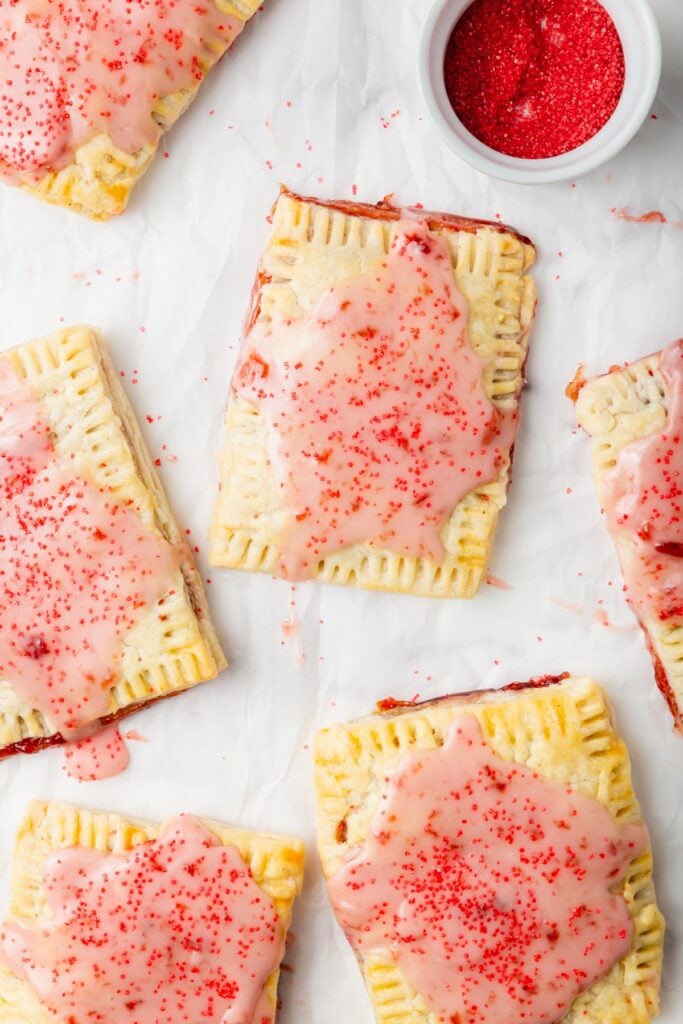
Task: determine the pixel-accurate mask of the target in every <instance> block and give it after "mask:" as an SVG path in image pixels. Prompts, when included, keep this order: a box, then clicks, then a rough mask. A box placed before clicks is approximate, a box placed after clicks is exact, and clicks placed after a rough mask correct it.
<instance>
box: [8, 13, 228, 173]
mask: <svg viewBox="0 0 683 1024" xmlns="http://www.w3.org/2000/svg"><path fill="white" fill-rule="evenodd" d="M241 28H242V23H241V22H240V21H238V20H237V19H236V18H233V17H230V16H228V15H226V14H222V13H221V12H220V11H219V10H218V8H217V7H216V5H215V4H214V2H213V0H199V2H193V0H129V2H124V0H113V2H111V3H108V4H104V5H103V4H101V3H98V2H96V0H63V2H60V3H56V2H53V0H18V2H17V0H15V2H12V3H5V4H2V5H1V7H0V80H1V84H0V175H2V176H3V177H5V178H6V179H7V180H9V181H14V182H16V180H17V179H18V178H19V177H20V176H22V175H23V174H25V173H27V172H28V173H33V174H34V175H35V177H39V176H40V174H42V173H45V172H46V171H49V170H57V169H58V168H60V167H63V166H65V165H66V164H68V163H71V162H72V161H73V158H74V153H75V151H76V150H77V149H78V147H79V146H80V145H82V144H83V143H85V142H87V141H88V140H89V139H91V138H92V137H93V136H95V135H97V134H98V133H99V132H106V133H107V135H109V136H110V137H111V138H112V139H113V141H114V143H115V145H116V146H118V147H119V148H120V149H122V150H123V151H124V152H126V153H136V152H137V151H138V150H139V149H141V148H142V147H143V146H146V145H148V144H150V143H152V144H154V143H156V142H157V141H158V139H159V137H160V136H161V134H162V130H161V128H160V127H159V125H158V124H157V122H156V121H155V120H154V118H153V117H152V114H151V111H152V108H153V107H154V106H155V104H156V102H157V100H158V99H160V98H163V97H165V96H168V95H170V94H171V93H173V92H176V91H177V90H178V89H188V88H191V87H192V86H194V85H196V83H197V81H199V80H200V79H201V78H202V77H203V74H204V71H203V69H202V63H203V62H206V61H207V58H209V50H208V46H210V45H211V46H214V47H221V48H225V47H226V46H229V45H230V44H231V43H232V41H233V40H234V39H235V37H236V36H237V35H238V33H239V32H240V30H241Z"/></svg>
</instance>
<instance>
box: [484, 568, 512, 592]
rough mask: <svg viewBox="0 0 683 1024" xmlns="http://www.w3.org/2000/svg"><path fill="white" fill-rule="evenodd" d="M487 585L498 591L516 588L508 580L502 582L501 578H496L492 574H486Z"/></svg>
mask: <svg viewBox="0 0 683 1024" xmlns="http://www.w3.org/2000/svg"><path fill="white" fill-rule="evenodd" d="M486 583H487V585H488V586H489V587H495V589H496V590H514V589H515V588H514V587H513V586H512V584H511V583H508V582H507V580H502V579H501V578H500V576H494V575H493V573H492V572H487V573H486Z"/></svg>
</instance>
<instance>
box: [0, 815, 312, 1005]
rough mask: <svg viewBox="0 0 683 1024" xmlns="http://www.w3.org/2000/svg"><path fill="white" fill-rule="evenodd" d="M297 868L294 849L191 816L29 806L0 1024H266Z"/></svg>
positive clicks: (1, 971) (300, 855)
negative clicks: (57, 1023) (153, 817)
mask: <svg viewBox="0 0 683 1024" xmlns="http://www.w3.org/2000/svg"><path fill="white" fill-rule="evenodd" d="M303 864H304V850H303V844H302V843H301V842H299V840H296V839H288V838H285V837H282V836H276V835H270V834H268V833H262V832H251V831H246V830H244V829H238V828H234V827H232V826H229V825H222V824H219V823H217V822H214V821H199V820H197V819H196V818H192V817H191V816H189V815H181V816H180V817H178V818H175V819H172V820H171V821H168V822H166V823H165V825H163V826H159V825H155V824H151V823H149V822H144V821H136V820H131V819H128V818H124V817H120V816H119V815H117V814H106V813H103V812H91V811H87V810H81V809H78V808H76V807H70V806H66V805H63V804H57V803H50V804H48V803H39V802H35V803H33V804H31V805H30V807H29V809H28V812H27V814H26V817H25V819H24V821H23V822H22V825H21V827H20V829H19V834H18V837H17V844H16V850H15V857H14V869H13V880H12V890H11V899H10V906H9V912H8V916H7V919H6V921H5V924H4V927H3V930H2V935H1V938H0V1021H2V1022H3V1024H50V1022H51V1021H54V1020H55V1019H56V1017H55V1016H53V1013H55V1012H56V1013H57V1014H58V1018H59V1019H60V1020H62V1019H63V1020H67V1019H68V1020H70V1021H73V1022H77V1024H80V1022H82V1021H86V1020H88V1021H89V1020H95V1019H97V1020H99V1021H103V1022H105V1021H106V1022H113V1021H118V1020H121V1019H122V1018H123V1019H128V1017H129V1016H130V1019H131V1020H132V1019H133V1016H134V1019H135V1020H136V1021H139V1022H141V1024H148V1022H150V1024H159V1022H160V1021H161V1020H163V1021H166V1022H167V1024H180V1022H181V1021H187V1020H195V1019H200V1017H201V1020H206V1021H207V1024H211V1022H215V1024H221V1022H223V1021H225V1022H228V1021H238V1020H239V1021H249V1022H251V1021H252V1020H253V1022H254V1024H272V1021H273V1020H274V1018H275V1012H276V1000H277V986H278V978H279V972H280V961H281V959H282V956H283V955H284V949H285V937H286V933H287V930H288V928H289V923H290V920H291V915H292V906H293V903H294V900H295V897H296V896H297V894H298V893H299V892H300V890H301V883H302V876H303ZM103 948H105V949H106V955H105V956H104V957H103V956H102V950H103ZM50 979H51V980H50ZM169 993H172V994H173V999H172V1000H169V999H168V998H167V997H168V994H169ZM132 1011H135V1013H134V1014H133V1013H132ZM69 1012H71V1013H72V1014H73V1015H72V1016H69Z"/></svg>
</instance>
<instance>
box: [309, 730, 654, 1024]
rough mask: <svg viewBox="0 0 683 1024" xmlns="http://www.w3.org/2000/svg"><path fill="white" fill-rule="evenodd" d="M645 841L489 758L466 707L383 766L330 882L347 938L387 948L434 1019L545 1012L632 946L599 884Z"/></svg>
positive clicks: (625, 922)
mask: <svg viewBox="0 0 683 1024" xmlns="http://www.w3.org/2000/svg"><path fill="white" fill-rule="evenodd" d="M646 844H647V833H646V830H645V828H644V826H642V825H618V824H617V822H616V821H615V820H614V819H613V818H612V816H611V815H610V814H609V812H608V811H607V810H606V809H605V808H604V807H603V806H602V805H601V804H599V803H598V802H597V801H595V800H592V799H590V798H588V797H585V796H583V795H581V794H579V793H577V792H575V791H573V790H571V789H568V788H566V787H565V786H563V785H561V784H559V783H556V782H552V781H550V780H548V779H544V778H542V777H541V776H540V775H537V774H535V773H534V772H533V771H531V770H530V769H529V768H526V767H522V766H519V765H515V764H512V763H510V762H508V761H504V760H502V759H501V758H499V757H498V756H497V755H496V754H495V753H494V752H493V751H492V750H491V748H490V747H489V745H488V744H487V743H486V742H484V740H483V739H482V734H481V729H480V726H479V724H478V722H477V720H476V719H475V718H474V717H473V716H471V715H467V714H462V715H459V716H458V717H457V718H456V719H455V720H454V721H453V723H452V725H451V727H450V729H449V733H448V736H447V739H446V743H445V744H444V746H443V747H440V748H438V749H437V750H433V751H427V752H424V751H422V752H413V753H410V754H407V755H405V756H404V757H403V758H402V760H401V761H400V763H399V765H398V767H397V768H396V769H395V770H394V771H393V772H391V773H390V774H389V775H388V776H387V778H386V784H385V787H384V789H383V791H382V793H381V796H380V800H379V806H378V808H377V811H376V812H375V816H374V819H373V822H372V832H371V835H370V836H369V838H368V839H367V841H366V843H365V845H364V846H362V847H361V848H360V849H359V850H358V851H357V852H355V853H352V854H351V856H350V857H349V859H347V860H346V862H345V863H344V864H343V865H342V867H341V868H340V869H339V871H338V872H337V873H336V874H335V875H334V876H333V877H332V878H331V879H330V881H329V883H328V884H329V892H330V897H331V900H332V903H333V906H334V908H335V910H336V913H337V915H338V917H339V919H340V922H341V924H342V926H343V927H344V929H345V930H346V932H347V934H348V936H349V939H350V941H351V942H352V944H353V945H354V947H355V948H356V950H357V951H358V952H359V953H361V954H367V953H370V952H375V951H376V952H378V953H382V954H384V955H386V956H390V957H391V958H392V959H394V960H395V962H396V963H397V965H398V966H399V968H400V969H401V971H402V972H403V973H404V974H405V976H406V978H407V979H408V980H409V981H410V982H411V984H412V985H413V987H414V988H415V989H416V990H417V991H418V992H419V993H420V994H421V995H422V996H423V998H424V999H425V1001H426V1002H427V1005H428V1006H429V1007H430V1008H431V1010H432V1011H433V1012H434V1013H435V1014H436V1015H437V1017H438V1019H439V1021H444V1022H448V1024H453V1022H456V1024H512V1021H513V1020H514V1021H515V1022H517V1021H520V1022H522V1021H523V1022H524V1024H554V1022H556V1021H558V1020H561V1019H562V1018H563V1017H564V1015H565V1013H566V1011H567V1010H568V1008H569V1006H570V1004H571V1003H572V1001H573V1000H574V999H575V997H576V996H577V995H578V994H579V993H580V992H582V991H583V990H584V989H586V988H588V987H589V986H590V985H591V984H592V983H593V982H594V981H595V980H596V979H597V978H599V977H601V976H602V975H603V974H605V972H606V971H608V970H609V968H610V967H611V966H612V965H613V964H614V963H615V962H616V961H617V960H618V959H619V958H620V957H622V956H623V955H624V954H625V953H626V952H627V950H628V949H629V948H630V945H631V937H632V923H631V918H630V916H629V913H628V909H627V906H626V902H625V901H624V899H623V898H622V896H621V895H615V894H613V893H612V892H611V891H610V890H611V889H612V888H613V887H614V886H617V885H618V884H619V882H620V880H621V879H622V878H623V876H624V874H625V871H626V868H627V865H628V864H629V862H630V861H631V860H632V859H633V857H635V856H636V855H637V854H638V853H640V852H641V851H642V850H643V849H644V847H645V846H646Z"/></svg>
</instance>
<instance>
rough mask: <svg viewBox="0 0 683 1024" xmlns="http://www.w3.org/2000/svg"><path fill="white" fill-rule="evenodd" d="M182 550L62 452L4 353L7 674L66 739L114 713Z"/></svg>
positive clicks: (0, 370) (1, 441)
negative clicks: (137, 645)
mask: <svg viewBox="0 0 683 1024" xmlns="http://www.w3.org/2000/svg"><path fill="white" fill-rule="evenodd" d="M178 565H179V557H178V554H177V552H176V551H175V550H174V549H173V548H172V547H171V545H170V544H168V543H167V542H166V541H165V540H164V539H163V538H162V537H161V536H160V535H159V534H157V533H155V532H153V531H152V530H150V529H149V528H148V527H147V526H146V525H145V524H144V523H143V522H142V520H141V519H140V517H139V515H138V514H137V512H136V511H135V510H134V509H133V507H132V506H122V505H117V504H115V503H114V501H113V498H112V497H111V496H109V494H108V493H107V492H104V491H101V490H99V489H98V488H97V487H95V485H94V484H92V483H91V482H90V481H88V480H86V479H85V478H84V477H81V476H80V475H79V474H78V471H77V469H76V467H75V466H74V467H72V466H70V465H67V464H65V462H64V459H63V458H61V457H59V456H58V454H57V453H56V451H55V450H54V448H53V447H52V443H51V440H50V435H49V428H48V426H47V424H46V422H45V421H44V420H43V419H42V416H41V411H40V407H39V404H38V401H37V399H36V397H35V396H34V395H33V394H32V393H31V392H30V390H29V389H27V388H25V387H23V386H22V385H21V382H20V380H19V378H18V377H17V375H16V374H15V373H14V371H13V369H12V367H11V366H10V365H9V363H7V362H6V361H4V360H0V678H3V679H6V680H7V682H9V683H10V685H11V686H12V687H14V689H16V690H17V691H18V692H19V693H20V694H21V695H22V696H23V697H24V698H25V700H26V701H28V703H29V704H30V705H31V706H32V707H35V708H38V709H39V710H40V711H41V712H42V713H43V714H44V715H45V717H46V718H47V719H48V721H49V722H50V724H51V725H52V727H53V728H55V729H56V730H57V731H59V732H61V734H62V735H63V736H64V737H66V738H67V739H82V738H84V737H85V736H86V735H87V734H88V733H89V732H92V731H93V730H92V725H93V723H94V722H95V721H96V720H97V719H98V718H100V717H102V716H103V715H106V714H107V713H108V712H109V711H110V710H111V709H110V706H109V690H110V688H111V686H112V684H113V682H114V681H115V679H116V675H117V672H118V664H119V659H120V656H121V652H122V644H123V639H124V637H125V636H126V634H127V633H128V632H130V630H131V629H132V627H133V626H134V625H135V624H136V622H137V621H138V620H139V619H140V617H141V616H142V615H143V614H144V613H145V612H146V611H147V609H149V608H150V607H151V606H153V605H154V604H155V603H156V602H157V601H158V600H159V599H160V598H161V597H162V596H163V595H164V594H165V593H166V592H167V591H168V590H169V588H170V587H172V585H173V577H174V575H175V573H176V571H177V569H178Z"/></svg>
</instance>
